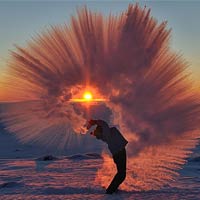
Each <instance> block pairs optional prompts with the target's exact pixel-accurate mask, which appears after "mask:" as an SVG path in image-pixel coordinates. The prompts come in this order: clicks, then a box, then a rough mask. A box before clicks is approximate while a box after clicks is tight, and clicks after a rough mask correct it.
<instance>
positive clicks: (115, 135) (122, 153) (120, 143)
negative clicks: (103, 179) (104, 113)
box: [87, 119, 128, 194]
mask: <svg viewBox="0 0 200 200" xmlns="http://www.w3.org/2000/svg"><path fill="white" fill-rule="evenodd" d="M93 125H96V129H95V130H94V131H93V132H91V133H90V134H91V135H94V136H95V137H96V138H97V139H100V140H102V141H104V142H106V143H107V144H108V148H109V150H110V152H111V154H112V156H113V160H114V162H115V164H116V167H117V173H116V175H115V176H114V178H113V180H112V181H111V183H110V185H109V186H108V188H107V189H106V193H107V194H112V193H114V192H116V191H117V190H118V187H119V185H120V184H121V183H122V182H123V181H124V180H125V178H126V149H125V146H126V145H127V143H128V141H127V140H126V139H125V138H124V137H123V136H122V134H121V133H120V132H119V130H118V129H117V128H116V127H109V126H108V124H107V123H106V122H105V121H103V120H93V119H92V120H90V121H88V125H87V129H90V128H91V127H92V126H93Z"/></svg>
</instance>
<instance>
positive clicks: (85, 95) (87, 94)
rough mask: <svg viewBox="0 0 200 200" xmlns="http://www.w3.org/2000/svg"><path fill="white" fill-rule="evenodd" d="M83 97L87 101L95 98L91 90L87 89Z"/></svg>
mask: <svg viewBox="0 0 200 200" xmlns="http://www.w3.org/2000/svg"><path fill="white" fill-rule="evenodd" d="M83 98H84V99H85V100H86V101H91V100H92V99H93V95H92V93H91V92H89V91H86V92H85V93H84V95H83Z"/></svg>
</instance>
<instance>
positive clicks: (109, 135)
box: [96, 120, 128, 155]
mask: <svg viewBox="0 0 200 200" xmlns="http://www.w3.org/2000/svg"><path fill="white" fill-rule="evenodd" d="M96 124H97V126H100V127H101V128H102V133H101V135H100V137H99V139H101V140H103V141H104V142H106V143H107V144H108V148H109V150H110V152H111V153H112V155H115V154H116V153H118V152H119V151H120V150H122V149H123V148H124V147H125V146H126V145H127V143H128V141H127V140H126V139H125V138H124V137H123V136H122V134H121V133H120V132H119V130H118V129H117V128H115V127H111V128H110V127H109V126H108V124H107V123H106V122H105V121H103V120H96Z"/></svg>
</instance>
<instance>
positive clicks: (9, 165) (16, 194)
mask: <svg viewBox="0 0 200 200" xmlns="http://www.w3.org/2000/svg"><path fill="white" fill-rule="evenodd" d="M7 6H8V7H9V8H10V5H7ZM13 7H15V6H13ZM25 7H26V6H25ZM25 7H24V8H25ZM30 8H31V9H32V6H30ZM27 11H28V10H27ZM37 11H38V9H37ZM59 12H60V11H59ZM150 12H151V8H147V7H146V6H144V8H142V7H140V6H139V5H138V4H130V5H129V6H128V7H127V9H126V10H124V11H123V12H121V14H117V15H115V14H111V15H110V14H109V16H107V15H106V14H105V13H104V12H102V13H101V12H100V13H98V12H96V11H95V9H94V11H92V10H90V9H88V8H87V7H86V6H84V7H83V8H81V9H78V10H77V12H76V14H75V13H74V15H72V16H71V21H67V20H66V22H65V23H64V24H63V25H59V24H58V25H52V26H50V27H49V28H45V26H44V29H42V30H43V31H41V32H40V33H38V34H37V35H35V36H33V37H31V36H30V40H28V41H27V42H26V45H25V46H23V45H21V44H20V42H19V44H18V40H16V45H15V47H14V49H11V50H10V58H9V59H8V62H7V64H6V69H5V71H3V76H2V79H1V80H0V84H1V85H0V200H1V199H2V200H5V199H12V200H13V199H14V200H19V199H21V200H26V199H31V200H32V199H48V200H54V199H126V200H133V199H138V200H140V199H141V200H143V199H148V200H178V199H180V200H184V199H187V200H199V199H200V173H199V172H200V165H199V164H200V146H198V145H199V139H200V132H199V131H200V93H199V86H198V85H197V84H196V82H195V81H193V78H192V77H191V76H190V74H191V72H190V71H191V70H190V68H189V67H188V63H187V62H189V60H188V61H187V57H183V56H182V54H179V53H178V52H179V51H177V53H176V51H174V50H173V48H172V45H171V32H172V30H174V28H173V29H172V28H170V26H168V24H167V22H166V20H168V19H166V20H164V21H163V20H162V22H160V20H161V18H160V17H159V18H158V19H156V18H154V17H153V16H151V14H150ZM181 12H183V11H181ZM19 13H21V12H19ZM35 13H36V12H35ZM35 13H34V15H35ZM44 13H46V11H45V12H43V15H41V16H40V17H42V16H44ZM28 15H29V12H28ZM45 16H46V14H45ZM2 18H5V17H2ZM21 18H26V16H23V17H20V19H21ZM47 18H48V17H47ZM41 19H42V18H41ZM37 21H40V20H37ZM169 21H171V20H170V19H169ZM68 22H70V23H68ZM29 23H30V24H34V22H32V21H31V20H29ZM45 24H46V23H45ZM47 24H49V22H47ZM56 24H57V23H56ZM184 25H185V24H184ZM3 27H4V26H3ZM177 27H178V23H177ZM33 30H34V31H35V28H34V29H33ZM23 31H24V32H25V33H26V35H27V36H29V33H28V32H27V31H26V30H23ZM9 32H10V31H9ZM14 32H17V31H14ZM178 37H180V34H179V36H178ZM22 38H23V37H22ZM24 40H25V38H24ZM180 50H181V48H180ZM197 52H198V51H197ZM91 119H92V120H91ZM95 119H97V120H95ZM98 119H102V120H104V121H101V120H98ZM87 121H90V123H89V125H91V126H88V125H87ZM91 121H93V122H91ZM100 121H101V122H100ZM1 123H2V124H1ZM92 125H97V127H96V129H95V130H93V132H92V131H91V130H90V128H92ZM114 127H115V128H114ZM113 128H114V130H113ZM118 129H119V130H118ZM91 133H92V134H91ZM122 135H123V136H124V137H125V138H123V136H122ZM15 136H16V137H15ZM95 137H96V138H95ZM96 139H99V140H102V141H104V142H105V143H106V144H108V148H107V145H106V144H105V143H104V144H103V142H102V141H99V140H96ZM127 143H128V144H127ZM125 146H126V151H125V150H124V148H125ZM108 149H109V150H110V152H111V153H112V155H113V156H114V160H115V163H116V164H117V166H118V176H117V178H116V179H118V180H116V181H113V182H114V184H111V185H112V186H113V185H115V184H116V187H115V186H113V189H112V190H111V191H109V190H107V192H113V191H115V189H116V188H117V186H118V185H117V182H118V183H121V181H123V180H124V177H125V172H126V180H125V181H124V182H123V183H122V184H121V185H120V187H121V188H120V189H119V191H117V192H116V193H114V194H113V195H108V194H105V188H106V187H107V186H108V185H109V183H110V181H111V179H112V178H113V176H114V174H115V165H114V163H113V160H112V158H111V157H109V155H110V153H109V152H108ZM106 151H107V152H106ZM126 155H127V158H128V159H126ZM126 161H127V162H126ZM126 163H127V165H126ZM178 175H179V176H178Z"/></svg>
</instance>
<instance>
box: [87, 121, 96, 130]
mask: <svg viewBox="0 0 200 200" xmlns="http://www.w3.org/2000/svg"><path fill="white" fill-rule="evenodd" d="M96 123H97V120H94V119H90V120H89V121H88V122H87V126H86V127H87V129H90V128H91V127H92V126H93V125H95V124H96Z"/></svg>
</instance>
